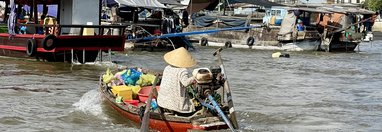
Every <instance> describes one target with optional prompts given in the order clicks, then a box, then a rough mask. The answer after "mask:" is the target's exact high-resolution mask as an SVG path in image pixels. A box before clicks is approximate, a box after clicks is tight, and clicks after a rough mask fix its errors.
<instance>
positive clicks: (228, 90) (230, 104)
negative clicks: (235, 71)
mask: <svg viewBox="0 0 382 132" xmlns="http://www.w3.org/2000/svg"><path fill="white" fill-rule="evenodd" d="M222 50H223V49H222V48H219V49H217V50H216V51H215V52H214V54H213V55H214V56H217V57H218V59H219V64H220V68H221V69H222V73H223V75H224V80H225V81H224V88H223V97H222V98H223V102H224V93H227V102H228V107H229V115H230V120H231V123H232V124H233V128H235V129H238V128H239V124H238V123H237V120H236V114H235V109H234V108H233V107H234V106H233V101H232V95H231V93H232V92H231V88H230V87H229V84H228V79H227V75H226V72H225V68H224V65H223V60H222V57H221V55H220V52H221V51H222ZM224 89H226V90H224Z"/></svg>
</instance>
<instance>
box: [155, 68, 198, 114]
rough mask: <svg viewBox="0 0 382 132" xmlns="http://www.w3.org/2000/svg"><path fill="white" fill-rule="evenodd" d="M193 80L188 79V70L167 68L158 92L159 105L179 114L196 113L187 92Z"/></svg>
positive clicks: (191, 78)
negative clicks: (187, 87)
mask: <svg viewBox="0 0 382 132" xmlns="http://www.w3.org/2000/svg"><path fill="white" fill-rule="evenodd" d="M193 80H194V79H193V77H188V72H187V69H186V68H177V67H173V66H167V67H166V68H165V69H164V71H163V76H162V81H161V84H160V90H159V91H158V98H157V102H158V105H159V106H161V107H163V108H166V109H169V110H173V111H176V112H179V113H190V112H193V111H195V107H194V104H193V103H192V101H191V99H190V98H189V96H188V94H187V90H186V86H188V85H190V84H192V82H193Z"/></svg>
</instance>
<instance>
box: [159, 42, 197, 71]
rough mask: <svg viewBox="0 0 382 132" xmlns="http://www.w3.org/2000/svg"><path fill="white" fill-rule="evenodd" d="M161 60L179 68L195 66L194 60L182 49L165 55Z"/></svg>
mask: <svg viewBox="0 0 382 132" xmlns="http://www.w3.org/2000/svg"><path fill="white" fill-rule="evenodd" d="M163 58H164V61H166V62H167V63H168V64H170V65H172V66H176V67H181V68H189V67H192V66H194V65H195V64H196V61H195V59H194V58H193V57H192V56H191V54H190V53H189V52H188V51H187V50H186V49H185V48H183V47H181V48H177V49H175V50H173V51H170V52H168V53H166V54H165V55H164V57H163Z"/></svg>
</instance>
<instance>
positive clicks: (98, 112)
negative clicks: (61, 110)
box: [73, 89, 107, 120]
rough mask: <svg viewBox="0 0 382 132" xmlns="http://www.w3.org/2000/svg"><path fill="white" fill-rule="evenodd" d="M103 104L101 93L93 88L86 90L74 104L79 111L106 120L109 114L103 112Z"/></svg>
mask: <svg viewBox="0 0 382 132" xmlns="http://www.w3.org/2000/svg"><path fill="white" fill-rule="evenodd" d="M101 104H102V99H101V95H100V93H99V92H98V91H97V90H96V89H93V90H90V91H88V92H86V93H85V94H84V95H83V96H82V97H81V99H80V100H79V101H78V102H76V103H74V104H73V106H74V107H76V110H78V111H82V112H84V113H86V114H91V115H94V116H96V117H98V118H101V119H105V120H106V119H107V116H106V115H105V114H104V113H103V111H102V106H101Z"/></svg>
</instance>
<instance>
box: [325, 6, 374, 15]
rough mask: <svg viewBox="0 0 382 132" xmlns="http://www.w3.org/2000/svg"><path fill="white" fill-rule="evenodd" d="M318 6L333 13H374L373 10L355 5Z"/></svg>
mask: <svg viewBox="0 0 382 132" xmlns="http://www.w3.org/2000/svg"><path fill="white" fill-rule="evenodd" d="M318 8H319V9H322V10H327V11H331V12H335V13H341V14H348V13H352V14H362V15H366V14H370V15H371V14H375V12H373V11H370V10H366V9H362V8H357V7H341V6H332V7H318Z"/></svg>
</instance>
